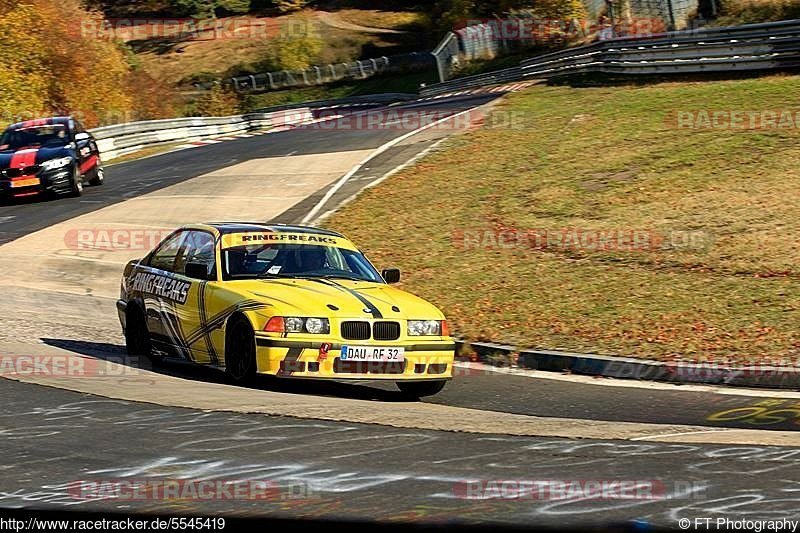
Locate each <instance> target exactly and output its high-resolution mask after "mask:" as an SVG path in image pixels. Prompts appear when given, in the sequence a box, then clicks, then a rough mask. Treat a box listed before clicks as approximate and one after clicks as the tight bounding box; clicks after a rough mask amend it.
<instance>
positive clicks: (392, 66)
mask: <svg viewBox="0 0 800 533" xmlns="http://www.w3.org/2000/svg"><path fill="white" fill-rule="evenodd" d="M433 64H434V60H433V57H432V56H431V54H430V53H429V52H412V53H409V54H398V55H394V56H382V57H379V58H375V59H363V60H359V61H352V62H350V63H335V64H334V63H331V64H328V65H320V66H314V67H311V68H308V69H306V70H296V71H294V70H281V71H276V72H265V73H262V74H253V75H249V76H237V77H235V78H230V83H231V85H232V86H233V88H234V90H236V91H237V92H248V91H271V90H276V89H284V88H289V87H305V86H311V85H322V84H325V83H331V82H334V81H340V80H348V79H350V80H362V79H366V78H370V77H372V76H375V75H377V74H384V73H390V72H407V71H413V70H419V69H423V68H430V67H432V66H433ZM198 87H200V88H208V87H210V84H202V85H198Z"/></svg>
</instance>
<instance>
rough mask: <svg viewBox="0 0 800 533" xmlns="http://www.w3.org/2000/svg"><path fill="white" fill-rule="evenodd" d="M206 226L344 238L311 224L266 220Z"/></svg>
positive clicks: (227, 230)
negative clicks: (303, 224) (270, 221)
mask: <svg viewBox="0 0 800 533" xmlns="http://www.w3.org/2000/svg"><path fill="white" fill-rule="evenodd" d="M206 225H207V226H211V227H213V228H216V230H217V231H219V232H220V233H221V234H223V235H224V234H227V233H245V232H249V231H271V232H276V233H282V232H283V233H313V234H316V235H330V236H331V237H341V238H343V239H344V238H346V237H345V236H344V235H342V234H341V233H337V232H335V231H331V230H328V229H323V228H315V227H313V226H301V225H294V224H269V223H266V222H208V223H207V224H206Z"/></svg>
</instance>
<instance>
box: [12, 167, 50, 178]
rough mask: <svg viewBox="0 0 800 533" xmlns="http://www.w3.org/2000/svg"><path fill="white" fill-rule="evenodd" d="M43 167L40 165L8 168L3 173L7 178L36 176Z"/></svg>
mask: <svg viewBox="0 0 800 533" xmlns="http://www.w3.org/2000/svg"><path fill="white" fill-rule="evenodd" d="M40 169H41V167H39V165H31V166H27V167H21V168H7V169H5V170H4V171H3V174H4V175H5V176H6V177H7V178H19V177H20V176H34V175H36V173H37V172H39V170H40Z"/></svg>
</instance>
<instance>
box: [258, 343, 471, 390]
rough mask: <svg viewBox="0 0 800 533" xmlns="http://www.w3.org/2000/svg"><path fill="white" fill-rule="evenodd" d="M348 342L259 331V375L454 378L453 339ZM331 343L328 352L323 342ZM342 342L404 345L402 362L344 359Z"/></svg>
mask: <svg viewBox="0 0 800 533" xmlns="http://www.w3.org/2000/svg"><path fill="white" fill-rule="evenodd" d="M438 339H440V338H438V337H437V338H436V339H434V340H424V339H420V340H419V341H408V340H406V341H404V342H398V341H392V342H379V341H369V342H364V341H346V342H342V341H341V340H335V341H334V340H313V341H312V340H294V339H287V338H278V337H270V336H266V335H259V334H258V333H257V334H256V360H257V368H258V372H259V373H260V374H270V375H275V376H280V377H296V378H305V379H312V378H313V379H359V380H363V379H376V380H392V381H429V380H442V379H450V378H452V377H453V361H454V359H455V343H454V342H453V341H452V340H438ZM326 343H327V344H329V345H330V346H329V348H328V350H327V351H325V350H324V346H323V345H324V344H326ZM342 344H351V345H352V344H358V345H365V344H366V345H375V346H392V347H402V348H404V349H405V356H404V360H403V361H402V362H369V363H367V362H355V361H341V360H340V358H339V355H340V353H341V347H342Z"/></svg>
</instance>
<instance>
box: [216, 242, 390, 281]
mask: <svg viewBox="0 0 800 533" xmlns="http://www.w3.org/2000/svg"><path fill="white" fill-rule="evenodd" d="M222 256H223V257H222V261H223V267H224V273H225V276H226V278H227V279H240V278H340V279H352V280H359V281H373V282H378V283H382V282H383V279H382V278H381V276H380V274H378V272H377V271H376V270H375V268H374V267H373V266H372V265H371V264H370V262H369V261H368V260H367V258H366V257H364V254H362V253H361V252H358V251H356V250H349V249H346V248H339V247H336V246H323V245H317V244H285V243H280V244H278V243H270V244H252V245H246V246H235V247H231V248H227V249H225V250H223V254H222Z"/></svg>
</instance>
